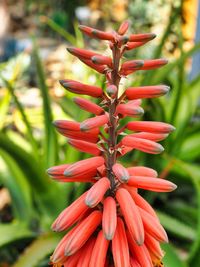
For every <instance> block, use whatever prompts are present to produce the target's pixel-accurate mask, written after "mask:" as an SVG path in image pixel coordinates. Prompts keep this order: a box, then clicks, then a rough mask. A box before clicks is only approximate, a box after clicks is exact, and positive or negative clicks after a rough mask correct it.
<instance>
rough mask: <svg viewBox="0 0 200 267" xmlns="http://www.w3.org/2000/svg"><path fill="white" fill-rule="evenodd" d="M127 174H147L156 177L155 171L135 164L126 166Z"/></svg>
mask: <svg viewBox="0 0 200 267" xmlns="http://www.w3.org/2000/svg"><path fill="white" fill-rule="evenodd" d="M127 170H128V172H129V174H130V175H131V176H149V177H157V176H158V173H157V171H155V170H153V169H151V168H148V167H143V166H135V167H129V168H127Z"/></svg>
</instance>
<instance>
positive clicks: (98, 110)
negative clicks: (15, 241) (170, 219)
mask: <svg viewBox="0 0 200 267" xmlns="http://www.w3.org/2000/svg"><path fill="white" fill-rule="evenodd" d="M128 27H129V24H128V22H127V21H125V22H124V23H122V24H121V26H120V28H119V29H118V31H117V32H115V31H113V32H103V31H99V30H96V29H93V28H90V27H87V26H79V29H80V30H81V31H82V32H83V33H84V34H86V35H88V36H89V37H91V38H96V39H100V40H106V41H108V43H109V47H110V49H111V52H112V57H109V56H105V55H100V54H98V53H96V52H93V51H88V50H84V49H79V48H68V51H69V52H70V53H71V54H73V55H74V56H76V57H78V58H79V59H80V60H81V61H82V62H83V63H85V64H86V65H88V66H89V67H91V68H93V69H94V70H95V71H97V72H98V73H100V74H103V75H105V77H106V81H107V84H106V89H105V90H103V89H102V88H100V87H98V86H93V85H86V84H83V83H80V82H77V81H74V80H67V79H66V80H61V81H60V83H61V85H62V86H63V87H64V88H65V89H67V90H68V91H70V92H73V93H76V94H79V95H88V96H91V97H94V98H98V99H100V101H99V102H100V104H99V105H97V104H96V103H93V102H91V101H90V100H88V99H85V98H81V97H75V98H74V102H75V103H76V104H77V105H78V107H79V108H81V109H82V110H86V111H88V112H90V113H92V114H93V117H91V118H89V119H87V120H85V121H83V122H81V123H80V122H75V121H67V120H57V121H55V122H54V125H55V127H56V129H57V130H58V132H59V133H61V134H62V135H64V136H66V137H68V138H69V139H68V143H69V144H70V145H71V146H73V147H74V148H76V149H77V150H79V151H82V152H86V153H89V154H91V155H93V157H91V158H88V159H84V160H81V161H78V162H76V163H73V164H64V165H61V166H55V167H52V168H50V169H49V170H48V174H49V175H50V176H51V177H52V178H53V179H54V180H56V181H59V182H89V183H91V184H92V186H91V188H90V189H89V190H88V191H86V192H85V193H84V194H83V195H81V196H80V197H79V198H78V199H77V200H75V201H74V202H73V203H72V204H71V205H70V206H68V207H67V208H66V209H65V210H64V211H63V212H62V213H61V214H60V215H59V216H58V218H57V219H56V220H55V222H54V223H53V225H52V229H53V230H54V231H57V232H60V231H66V234H65V236H64V237H63V239H62V240H61V241H60V243H59V244H58V246H57V247H56V249H55V251H54V253H53V255H52V256H51V262H52V264H53V266H67V267H72V266H78V267H94V266H95V267H103V266H116V267H129V266H131V267H139V266H140V267H152V266H162V258H163V255H164V253H163V251H162V249H161V247H160V243H161V242H168V238H167V234H166V232H165V230H164V229H163V227H162V226H161V224H160V222H159V219H158V217H157V215H156V213H155V211H154V210H153V208H152V207H151V206H150V205H149V203H148V202H147V201H146V200H145V199H144V198H143V197H142V196H141V195H140V194H139V193H138V188H142V189H145V190H150V191H154V192H170V191H173V190H174V189H176V185H175V184H173V183H172V182H169V181H166V180H163V179H161V178H158V177H157V172H156V171H155V170H153V169H151V168H147V167H144V166H134V167H129V168H125V167H124V166H123V165H122V164H121V163H120V162H119V159H120V157H122V156H123V155H125V154H126V153H128V152H130V151H132V150H134V149H136V150H139V151H142V152H146V153H150V154H159V153H161V152H162V151H163V147H162V146H161V145H160V144H159V143H158V142H159V141H161V140H163V139H165V138H166V137H167V136H168V134H169V133H170V132H172V131H173V130H174V127H173V126H171V125H170V124H167V123H163V122H152V121H138V120H134V121H129V122H128V123H126V124H125V125H122V124H121V121H123V119H124V118H126V117H127V116H128V117H132V118H138V117H139V116H141V115H142V114H143V113H144V111H143V109H142V107H141V102H142V100H141V99H143V98H154V97H159V96H162V95H165V94H166V93H167V92H168V91H169V87H168V86H165V85H156V86H142V87H129V88H127V89H126V90H124V92H123V93H122V94H121V95H119V92H118V91H119V90H118V89H119V84H120V80H121V78H122V77H127V76H128V75H130V74H132V73H134V72H135V71H137V70H151V69H156V68H159V67H162V66H163V65H165V64H166V63H167V61H166V60H165V59H155V60H130V61H126V62H121V60H122V58H123V55H124V53H125V52H127V51H129V50H132V49H135V48H137V47H140V46H142V45H144V44H145V43H147V42H148V41H150V40H152V39H154V38H155V34H152V33H145V34H131V35H128V36H127V35H125V33H126V32H127V30H128Z"/></svg>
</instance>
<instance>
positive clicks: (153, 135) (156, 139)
mask: <svg viewBox="0 0 200 267" xmlns="http://www.w3.org/2000/svg"><path fill="white" fill-rule="evenodd" d="M129 136H132V137H136V138H142V139H148V140H151V141H154V142H159V141H162V140H164V139H165V138H167V137H168V134H162V133H161V134H158V133H146V132H140V133H134V134H130V135H129Z"/></svg>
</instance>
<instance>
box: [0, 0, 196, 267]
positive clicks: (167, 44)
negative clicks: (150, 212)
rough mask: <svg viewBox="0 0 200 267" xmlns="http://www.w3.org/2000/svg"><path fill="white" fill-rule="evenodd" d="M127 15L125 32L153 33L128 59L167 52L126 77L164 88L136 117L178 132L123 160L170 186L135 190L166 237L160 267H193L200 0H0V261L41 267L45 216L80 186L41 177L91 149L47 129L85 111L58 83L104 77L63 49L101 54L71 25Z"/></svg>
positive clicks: (102, 25)
mask: <svg viewBox="0 0 200 267" xmlns="http://www.w3.org/2000/svg"><path fill="white" fill-rule="evenodd" d="M198 13H199V15H198ZM125 19H128V20H129V21H130V22H131V31H132V32H133V33H139V32H141V33H142V32H154V33H156V34H157V36H158V37H157V38H156V39H155V40H153V41H152V42H150V43H148V44H147V45H146V46H144V47H142V48H138V49H135V50H134V51H132V52H129V53H127V54H126V58H127V59H133V58H137V59H139V58H141V59H145V58H159V57H166V58H168V59H169V64H168V65H167V66H165V67H163V68H161V69H159V70H153V71H148V72H145V71H140V72H138V73H137V74H135V75H130V76H129V80H128V83H129V84H131V85H135V84H136V85H153V84H154V85H155V84H162V83H164V84H167V85H170V86H171V91H170V93H169V94H168V95H167V96H165V97H161V98H159V99H154V100H148V101H145V102H144V103H143V107H144V109H145V111H146V112H145V115H144V119H145V120H155V121H164V122H168V123H171V124H173V125H175V127H176V129H177V130H176V131H175V132H174V133H173V134H172V135H171V136H170V137H168V139H167V140H166V141H164V142H163V145H164V147H165V152H164V153H162V154H161V155H153V156H152V155H150V156H149V155H146V154H144V153H142V152H136V153H130V154H128V155H127V156H125V157H124V158H123V163H124V164H125V165H126V166H133V165H146V166H151V167H153V168H155V169H156V170H158V172H159V176H160V177H161V178H164V179H165V178H166V179H169V180H171V181H173V182H175V183H176V184H177V185H178V189H177V190H176V191H175V192H173V193H170V194H157V193H149V192H141V193H142V194H143V195H144V196H145V198H146V199H148V201H149V202H150V203H151V204H152V205H153V207H154V208H155V209H156V210H157V212H158V215H159V217H160V220H161V222H162V224H163V225H164V227H165V228H166V230H167V232H168V234H169V238H170V241H171V242H170V244H167V245H164V246H163V248H164V249H165V251H166V252H167V254H166V257H165V258H164V263H165V265H166V267H199V266H200V166H199V162H200V132H199V130H200V54H199V52H200V1H198V0H182V1H181V0H154V1H147V0H107V1H106V0H88V1H86V0H73V1H69V0H56V1H55V0H48V1H47V0H43V1H33V0H1V1H0V22H1V24H0V266H1V267H7V266H14V267H47V266H48V262H49V255H50V254H51V253H52V251H53V249H54V248H55V246H56V244H57V243H58V241H59V239H60V238H61V236H60V235H59V234H54V233H52V232H51V230H50V225H51V223H52V222H53V220H54V219H55V218H56V216H57V215H58V214H59V212H60V211H61V210H62V209H64V208H65V207H66V206H67V205H68V204H69V203H71V202H72V201H73V199H74V198H77V196H79V195H80V194H81V193H82V192H83V191H84V190H85V189H86V188H87V187H88V185H86V184H81V183H77V184H70V183H69V184H58V183H56V182H53V181H51V179H50V178H49V177H48V176H47V174H46V169H47V168H49V167H50V166H54V165H59V164H62V163H70V162H74V161H76V160H80V159H84V158H86V157H88V156H89V155H85V154H83V153H80V152H77V151H76V150H75V149H73V148H71V147H69V146H68V145H67V143H66V139H65V138H64V137H62V136H60V135H58V134H57V133H56V132H55V130H54V128H53V126H52V120H54V119H71V120H73V119H75V120H78V121H82V120H83V119H85V118H87V116H88V114H87V113H86V112H80V111H79V109H78V108H77V107H76V106H75V105H74V104H73V102H72V101H71V99H72V97H73V94H71V93H68V92H67V93H66V92H65V90H64V89H63V88H61V86H60V85H59V83H58V80H59V79H63V78H68V79H75V80H79V81H82V82H84V83H88V84H97V85H99V86H103V85H104V80H103V79H102V77H101V76H100V75H99V74H97V73H96V72H95V71H93V70H91V69H89V68H88V67H87V66H85V65H83V64H82V63H81V62H80V61H78V60H76V59H75V58H74V57H72V56H71V55H70V54H69V53H67V51H66V47H67V46H77V47H86V48H89V49H93V50H97V49H98V50H99V51H105V49H106V46H105V43H104V44H103V43H100V44H99V42H98V41H97V40H89V39H87V38H84V39H83V36H82V34H81V33H80V32H79V31H78V29H77V25H78V23H82V24H86V25H88V26H92V27H96V28H99V29H103V30H111V29H117V28H118V26H119V24H120V23H121V22H122V21H123V20H125ZM106 53H107V51H106V52H105V53H104V54H106Z"/></svg>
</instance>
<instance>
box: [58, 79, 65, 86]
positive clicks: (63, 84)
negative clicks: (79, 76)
mask: <svg viewBox="0 0 200 267" xmlns="http://www.w3.org/2000/svg"><path fill="white" fill-rule="evenodd" d="M59 83H60V84H61V85H62V86H63V87H65V86H67V85H66V84H67V83H66V80H59Z"/></svg>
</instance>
